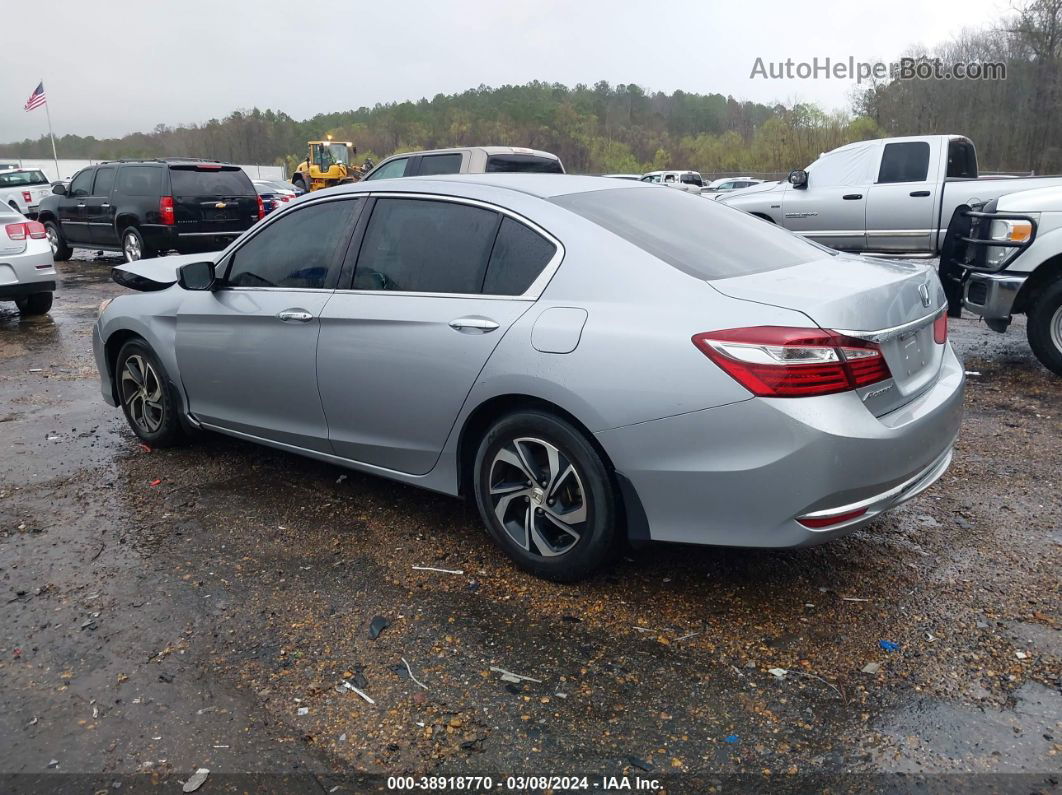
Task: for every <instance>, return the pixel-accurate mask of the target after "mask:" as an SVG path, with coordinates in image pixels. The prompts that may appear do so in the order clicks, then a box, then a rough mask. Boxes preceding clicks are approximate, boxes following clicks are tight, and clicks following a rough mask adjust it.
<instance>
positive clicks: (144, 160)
mask: <svg viewBox="0 0 1062 795" xmlns="http://www.w3.org/2000/svg"><path fill="white" fill-rule="evenodd" d="M172 162H181V163H220V162H222V161H220V160H214V159H212V158H209V157H121V158H118V159H117V160H102V161H100V163H99V165H101V166H102V165H104V164H105V163H172Z"/></svg>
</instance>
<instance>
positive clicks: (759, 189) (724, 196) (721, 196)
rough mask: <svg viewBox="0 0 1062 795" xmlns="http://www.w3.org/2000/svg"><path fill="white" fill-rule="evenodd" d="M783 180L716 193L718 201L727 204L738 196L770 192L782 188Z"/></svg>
mask: <svg viewBox="0 0 1062 795" xmlns="http://www.w3.org/2000/svg"><path fill="white" fill-rule="evenodd" d="M783 184H784V183H781V182H761V183H760V184H759V185H750V186H749V187H747V188H738V189H737V190H732V191H727V192H725V193H718V194H716V199H715V200H716V201H717V202H722V203H723V204H726V203H727V202H728V201H730V200H731V199H733V198H735V197H737V196H749V195H751V194H753V193H769V192H770V191H780V190H782V185H783Z"/></svg>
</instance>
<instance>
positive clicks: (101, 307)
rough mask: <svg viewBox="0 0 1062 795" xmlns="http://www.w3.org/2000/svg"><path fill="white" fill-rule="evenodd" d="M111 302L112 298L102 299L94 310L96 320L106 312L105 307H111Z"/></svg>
mask: <svg viewBox="0 0 1062 795" xmlns="http://www.w3.org/2000/svg"><path fill="white" fill-rule="evenodd" d="M113 300H114V299H113V298H104V299H103V300H102V301H100V305H99V306H98V307H97V308H96V318H97V319H99V317H100V316H101V315H102V314H103V313H104V312H105V311H106V310H107V307H109V306H110V305H111V301H113Z"/></svg>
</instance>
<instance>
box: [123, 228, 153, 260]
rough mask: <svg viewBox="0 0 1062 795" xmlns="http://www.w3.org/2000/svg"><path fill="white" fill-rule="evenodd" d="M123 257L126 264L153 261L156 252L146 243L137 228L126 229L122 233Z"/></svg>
mask: <svg viewBox="0 0 1062 795" xmlns="http://www.w3.org/2000/svg"><path fill="white" fill-rule="evenodd" d="M122 256H123V257H125V261H126V262H137V261H139V260H142V259H151V258H152V257H154V256H155V252H154V251H152V250H151V249H149V248H148V247H147V244H145V243H144V236H143V235H142V234H140V230H139V229H137V228H136V227H135V226H129V227H126V228H125V230H124V231H123V232H122Z"/></svg>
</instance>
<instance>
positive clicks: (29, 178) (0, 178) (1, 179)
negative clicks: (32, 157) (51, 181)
mask: <svg viewBox="0 0 1062 795" xmlns="http://www.w3.org/2000/svg"><path fill="white" fill-rule="evenodd" d="M47 184H48V178H47V177H46V176H44V172H43V171H13V172H11V173H9V174H2V173H0V188H13V187H14V186H16V185H47Z"/></svg>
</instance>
